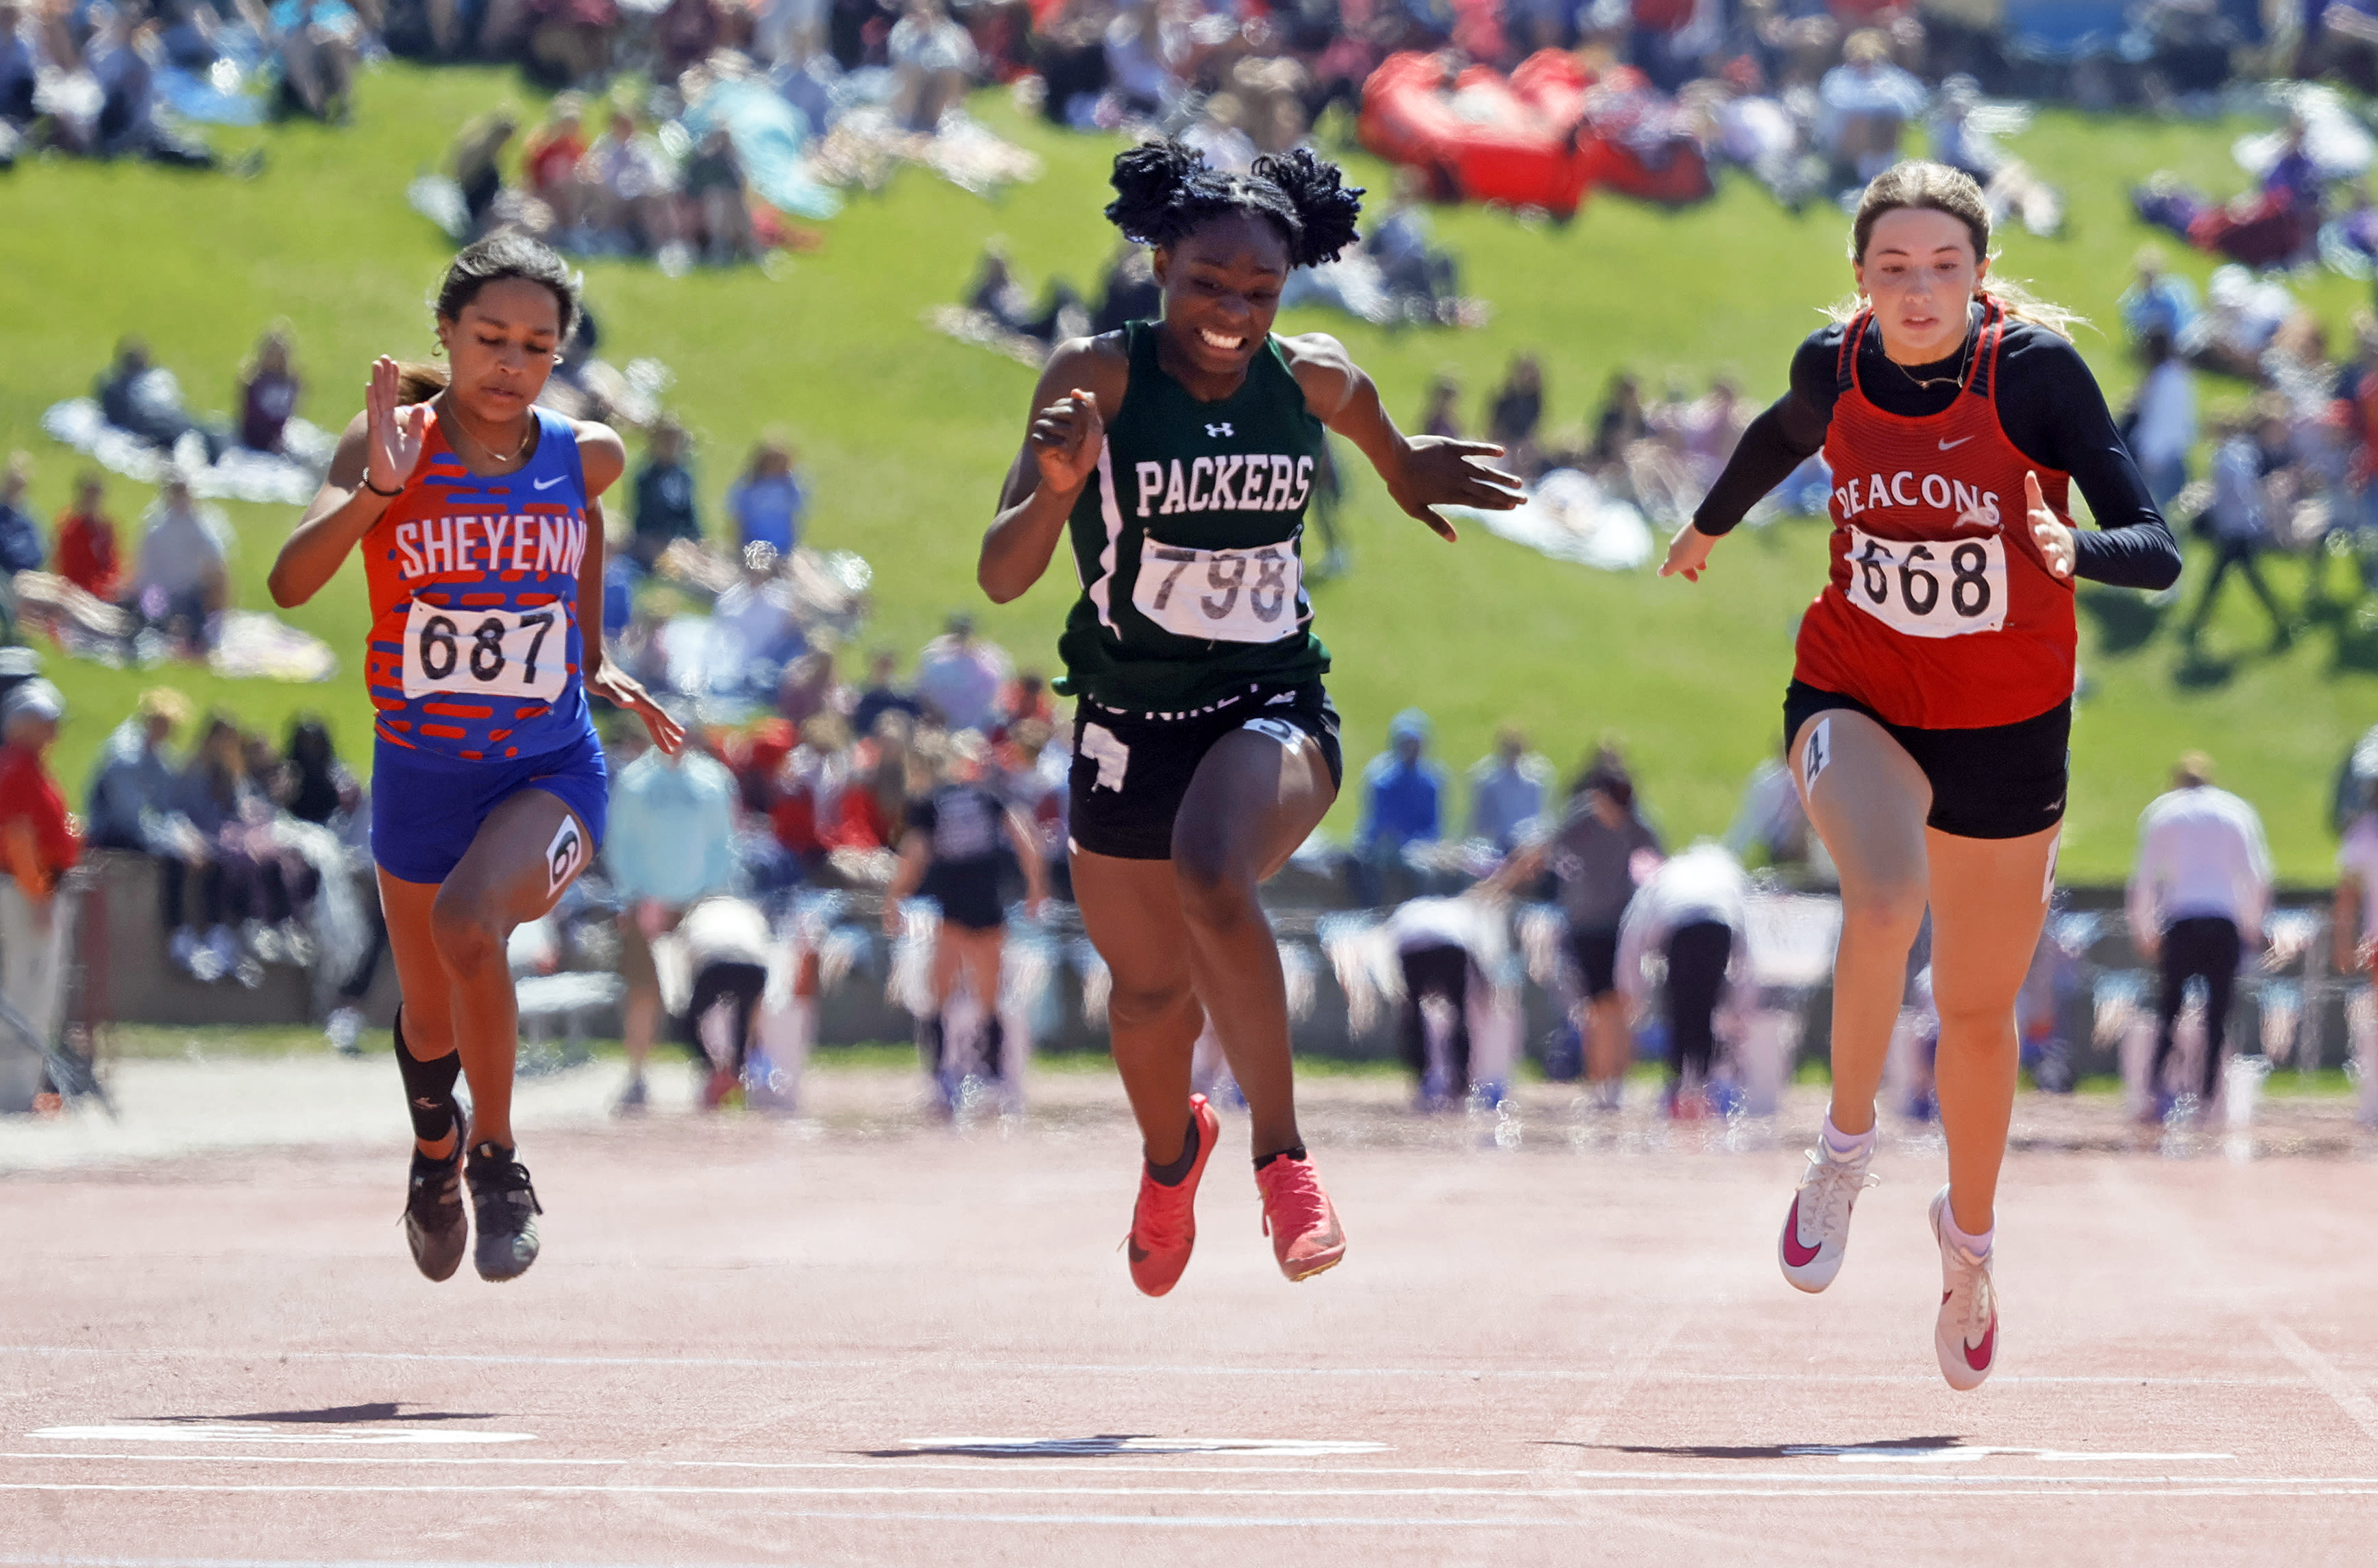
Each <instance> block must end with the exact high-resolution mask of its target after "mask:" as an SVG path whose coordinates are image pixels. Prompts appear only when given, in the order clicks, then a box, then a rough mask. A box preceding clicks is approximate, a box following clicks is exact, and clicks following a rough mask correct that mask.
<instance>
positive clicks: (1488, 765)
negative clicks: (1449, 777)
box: [1470, 724, 1553, 855]
mask: <svg viewBox="0 0 2378 1568" xmlns="http://www.w3.org/2000/svg"><path fill="white" fill-rule="evenodd" d="M1552 784H1553V765H1552V763H1550V762H1549V761H1547V760H1544V758H1543V757H1542V756H1541V755H1539V754H1538V753H1536V752H1533V751H1531V750H1529V749H1528V737H1527V736H1526V735H1525V734H1524V733H1523V732H1521V731H1520V729H1519V727H1518V726H1517V725H1516V724H1505V725H1504V726H1503V727H1502V729H1501V730H1499V731H1498V732H1496V734H1495V751H1494V754H1493V755H1492V756H1488V757H1482V758H1480V759H1479V760H1477V761H1476V762H1475V763H1474V764H1472V765H1471V769H1470V836H1471V838H1481V839H1484V840H1485V841H1486V842H1487V843H1489V844H1493V845H1494V846H1495V854H1497V855H1508V854H1510V853H1511V850H1512V847H1513V846H1514V845H1516V844H1518V843H1519V840H1520V838H1521V837H1522V836H1524V835H1525V834H1526V833H1527V832H1528V831H1529V830H1530V829H1531V827H1532V826H1533V825H1534V823H1535V821H1536V819H1537V818H1539V817H1541V816H1543V810H1544V796H1545V793H1546V792H1547V791H1549V790H1550V789H1551V788H1552Z"/></svg>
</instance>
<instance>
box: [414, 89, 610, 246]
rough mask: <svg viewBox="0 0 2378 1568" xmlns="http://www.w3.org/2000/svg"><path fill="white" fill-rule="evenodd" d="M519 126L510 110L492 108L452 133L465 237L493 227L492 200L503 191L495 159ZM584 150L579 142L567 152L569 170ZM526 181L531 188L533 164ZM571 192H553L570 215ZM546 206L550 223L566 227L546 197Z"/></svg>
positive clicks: (499, 166)
mask: <svg viewBox="0 0 2378 1568" xmlns="http://www.w3.org/2000/svg"><path fill="white" fill-rule="evenodd" d="M519 129H520V122H519V121H518V120H516V119H514V118H513V117H512V114H511V111H510V110H509V109H495V110H490V111H489V112H487V113H486V114H481V115H479V116H478V117H476V118H475V119H472V120H468V121H465V122H464V123H463V126H462V129H461V130H459V131H457V132H455V133H454V145H453V147H452V148H451V149H450V151H449V153H448V158H449V160H450V162H452V164H453V166H454V183H455V185H456V186H459V187H460V188H461V190H462V210H463V212H464V214H465V215H466V216H467V217H468V218H469V220H470V233H469V236H468V237H472V238H475V237H477V236H478V235H481V234H484V233H486V232H487V231H488V230H489V229H491V228H494V227H495V226H496V223H495V215H496V200H497V198H498V197H500V196H502V195H503V194H504V174H503V165H502V163H501V162H499V160H500V158H501V157H502V154H503V150H504V144H505V143H507V142H509V141H510V140H511V138H512V134H513V133H514V132H515V131H517V130H519ZM584 150H585V149H584V146H583V144H581V145H580V147H579V148H578V149H577V150H573V151H572V152H570V158H569V165H570V169H571V170H573V171H574V170H575V169H576V168H577V167H578V158H579V154H580V153H581V152H583V151H584ZM530 181H531V188H532V189H534V181H535V174H534V167H532V168H531V171H530ZM573 191H574V187H568V188H565V189H563V190H560V191H558V192H557V194H560V195H562V196H563V197H564V198H565V200H566V201H567V202H568V203H569V208H570V213H571V214H574V213H575V211H576V201H575V198H574V195H572V194H571V193H572V192H573ZM546 206H547V208H548V209H550V210H551V211H552V212H553V226H554V227H555V228H556V229H558V230H566V229H567V228H568V227H569V223H568V222H567V221H564V213H563V211H562V209H558V208H554V207H553V206H552V203H551V201H550V200H549V199H548V200H547V201H546Z"/></svg>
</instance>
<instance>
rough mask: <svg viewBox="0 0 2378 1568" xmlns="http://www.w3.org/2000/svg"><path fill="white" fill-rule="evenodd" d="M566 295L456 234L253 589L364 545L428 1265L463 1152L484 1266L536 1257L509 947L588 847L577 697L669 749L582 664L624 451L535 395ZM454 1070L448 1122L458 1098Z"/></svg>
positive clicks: (604, 432)
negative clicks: (401, 355)
mask: <svg viewBox="0 0 2378 1568" xmlns="http://www.w3.org/2000/svg"><path fill="white" fill-rule="evenodd" d="M577 311H578V286H577V280H576V278H575V277H574V276H573V275H572V274H571V272H570V269H569V268H568V267H567V266H566V265H565V264H564V263H563V261H562V260H561V258H560V257H558V256H556V255H555V254H554V253H553V252H552V251H550V250H548V249H546V247H545V246H544V245H539V244H537V243H536V242H535V241H534V240H531V239H527V238H524V237H522V236H521V235H517V234H498V235H494V236H491V237H489V238H487V239H485V240H482V241H480V242H479V243H477V244H476V245H471V246H470V247H468V248H467V249H465V250H463V251H462V254H461V255H459V256H457V257H455V258H454V262H453V265H452V266H451V267H450V268H449V269H447V272H446V278H445V281H444V282H443V283H442V284H441V285H440V286H439V288H438V300H437V317H438V344H439V346H440V347H441V348H442V349H443V350H444V352H445V353H446V355H447V359H448V363H449V365H450V367H451V368H450V372H449V373H447V374H445V375H442V376H441V375H439V374H438V372H436V371H435V370H431V369H427V368H426V367H419V366H400V365H397V364H396V362H395V361H393V360H390V359H381V360H379V361H378V363H376V364H375V365H373V366H372V374H371V383H370V386H369V387H368V388H367V389H366V392H365V400H364V412H363V413H360V414H358V415H356V416H355V418H354V421H353V422H352V423H351V424H349V425H348V426H347V430H346V434H345V436H344V437H342V438H341V440H340V442H339V449H338V453H337V455H336V457H334V458H333V459H332V460H331V463H330V474H329V476H328V477H327V478H326V479H325V481H324V482H323V485H322V489H321V492H320V494H318V495H317V496H316V497H314V502H313V504H312V505H311V506H309V507H307V508H306V516H305V518H304V519H303V520H302V521H300V522H299V523H298V524H297V528H296V531H295V532H294V533H292V534H291V535H290V536H289V541H288V543H287V544H285V545H282V548H281V558H280V559H279V560H278V561H276V562H275V563H274V564H273V568H272V577H271V585H272V597H273V601H274V603H276V604H281V605H282V606H284V607H285V606H288V605H292V604H304V603H305V602H306V600H308V599H310V598H312V597H313V596H314V595H315V594H316V593H317V592H319V591H320V590H321V588H322V586H323V585H324V584H325V583H327V582H329V581H330V578H331V576H332V575H333V574H334V573H336V572H337V570H338V569H339V566H340V563H342V561H344V560H345V559H346V558H347V553H348V552H349V551H351V550H353V549H354V548H355V547H356V546H358V545H361V546H362V548H363V555H364V569H365V574H366V580H367V581H368V582H369V585H370V592H371V609H372V628H371V631H370V633H369V636H368V640H367V642H366V648H365V654H364V670H365V675H364V679H365V683H366V685H367V686H368V687H369V688H370V691H371V698H372V704H373V706H374V707H375V708H377V709H378V724H376V726H375V729H374V749H373V758H372V791H371V798H372V858H373V859H374V860H375V861H376V862H378V870H379V893H380V906H381V908H382V910H383V911H384V912H385V914H386V916H387V918H388V940H389V947H390V951H391V952H393V953H394V954H395V958H396V970H397V977H398V979H399V980H400V981H401V982H402V987H403V993H404V1002H403V1006H402V1009H401V1010H400V1011H399V1012H398V1014H397V1021H396V1059H397V1066H398V1068H399V1069H400V1071H402V1074H403V1078H404V1092H405V1098H406V1099H407V1101H408V1102H409V1103H410V1106H411V1109H412V1113H413V1131H414V1139H415V1145H414V1156H413V1174H412V1181H411V1186H410V1190H409V1192H408V1195H407V1198H406V1201H405V1209H404V1226H405V1238H406V1240H407V1241H408V1242H410V1243H411V1245H412V1248H413V1261H414V1263H416V1264H417V1265H419V1267H420V1269H421V1272H422V1273H423V1274H425V1275H428V1276H429V1277H430V1278H431V1279H434V1280H442V1279H446V1278H448V1277H450V1275H452V1274H453V1273H454V1271H455V1269H456V1268H457V1267H458V1266H460V1264H461V1263H462V1250H463V1246H464V1244H465V1242H466V1241H467V1240H468V1231H467V1227H466V1226H465V1224H464V1219H463V1214H462V1193H461V1182H462V1176H463V1170H464V1159H463V1154H464V1150H465V1148H466V1147H467V1149H468V1150H469V1162H468V1177H469V1182H470V1188H471V1198H472V1203H473V1207H474V1208H475V1209H476V1211H477V1219H478V1230H479V1239H478V1245H477V1248H476V1250H475V1253H474V1263H476V1265H477V1267H478V1271H479V1275H480V1277H481V1278H483V1279H491V1280H505V1279H513V1278H517V1277H518V1276H519V1275H521V1274H522V1273H523V1272H525V1271H526V1270H527V1268H528V1266H529V1264H531V1263H534V1262H535V1261H536V1251H537V1238H536V1224H535V1219H534V1215H537V1214H538V1213H539V1212H541V1211H540V1209H539V1207H538V1204H537V1201H536V1194H535V1191H534V1190H533V1189H532V1188H531V1187H530V1185H529V1176H528V1171H527V1169H526V1167H523V1166H522V1164H521V1163H520V1161H519V1160H518V1159H517V1158H516V1157H515V1155H514V1146H513V1142H512V1129H511V1090H512V1059H513V1054H514V1052H515V1050H516V1049H517V1047H518V1045H519V1024H520V1016H519V1011H518V1009H517V1007H516V1005H515V1002H514V998H513V994H512V981H511V972H510V965H509V964H508V963H507V960H506V955H505V947H506V943H507V940H509V939H510V935H511V932H512V928H514V927H515V926H518V925H520V924H521V923H522V922H523V921H528V920H534V919H536V918H538V917H539V916H542V915H544V914H545V913H546V911H547V910H549V909H551V908H552V907H553V904H554V902H555V900H557V899H558V898H559V897H560V896H561V891H562V889H564V888H566V887H567V886H569V885H570V880H571V879H573V878H575V877H576V876H577V875H578V873H579V872H580V871H582V870H583V869H584V868H585V867H586V864H587V862H588V861H589V860H590V859H591V858H592V857H593V856H594V854H595V849H596V848H597V846H598V845H599V844H601V842H602V837H603V820H604V808H605V805H606V802H607V781H606V778H605V775H604V767H603V749H602V746H601V745H600V743H599V742H598V741H597V739H596V738H595V723H594V718H593V715H592V714H591V713H590V712H589V711H588V709H587V705H586V697H587V694H588V693H589V692H592V693H594V694H595V695H597V696H600V697H603V698H605V699H607V700H609V701H611V702H613V703H616V704H617V705H619V707H622V708H626V709H629V710H631V711H633V712H635V713H636V714H637V715H638V716H639V717H641V718H642V719H643V721H644V724H645V727H646V728H648V729H649V730H651V732H652V735H653V739H654V741H655V743H656V744H658V745H659V746H661V747H662V748H666V749H668V750H672V751H674V750H675V749H676V748H678V747H679V745H680V744H681V743H682V742H683V740H684V733H683V731H681V730H680V729H679V727H678V726H677V725H676V724H674V723H673V722H671V721H670V719H669V718H668V716H667V714H666V713H664V712H661V711H660V709H659V708H658V707H656V706H655V704H654V702H653V700H651V699H650V698H649V697H647V696H645V695H644V692H643V688H641V687H639V686H638V685H637V684H636V683H635V682H634V681H633V680H631V679H630V678H629V677H628V676H624V675H622V674H620V673H619V671H617V670H614V669H612V668H610V667H609V666H608V665H607V664H606V663H605V662H604V658H603V645H602V628H603V513H602V508H601V506H600V504H599V502H598V501H597V499H596V497H599V496H601V495H602V493H603V492H604V490H605V489H607V487H609V485H611V483H612V482H613V481H614V480H616V479H618V478H619V470H620V469H621V467H622V466H623V465H624V464H625V461H626V454H625V452H624V451H623V450H622V449H621V448H620V445H619V437H618V436H616V435H614V434H613V433H612V432H611V431H610V430H609V429H608V428H607V427H605V426H603V425H593V424H579V423H577V422H576V421H573V420H568V419H564V418H561V417H560V416H558V415H557V414H555V413H551V412H549V411H547V410H543V409H539V408H537V407H535V406H534V404H535V401H536V397H537V394H538V393H539V392H540V391H542V390H543V389H544V388H545V378H546V376H547V375H548V374H550V373H551V371H552V369H553V365H554V361H555V359H556V357H557V355H558V350H559V348H560V346H561V344H562V342H563V341H565V340H567V339H568V337H569V336H570V325H571V322H572V319H573V318H574V317H575V316H576V315H577ZM458 1073H461V1074H463V1075H466V1076H468V1078H469V1079H470V1081H471V1111H470V1117H469V1123H468V1126H469V1136H468V1137H467V1138H466V1137H465V1136H464V1125H465V1123H464V1118H463V1113H462V1107H461V1106H460V1105H459V1104H458V1103H457V1102H456V1100H455V1098H454V1080H455V1077H456V1075H457V1074H458Z"/></svg>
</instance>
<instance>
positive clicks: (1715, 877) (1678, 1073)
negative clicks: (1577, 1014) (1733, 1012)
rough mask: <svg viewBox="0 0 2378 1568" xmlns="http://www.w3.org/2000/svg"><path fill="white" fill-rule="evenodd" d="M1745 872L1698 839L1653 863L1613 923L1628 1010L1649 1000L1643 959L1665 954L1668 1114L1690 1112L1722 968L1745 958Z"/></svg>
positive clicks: (1733, 967)
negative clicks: (1669, 1053) (1669, 1043)
mask: <svg viewBox="0 0 2378 1568" xmlns="http://www.w3.org/2000/svg"><path fill="white" fill-rule="evenodd" d="M1749 898H1750V879H1749V878H1747V877H1746V876H1744V875H1743V871H1742V862H1741V861H1739V860H1736V859H1735V857H1734V856H1732V855H1731V854H1729V853H1728V852H1727V850H1726V848H1725V846H1724V845H1723V844H1709V843H1702V844H1695V845H1693V847H1692V848H1690V849H1688V850H1687V851H1685V852H1684V853H1683V854H1682V855H1679V856H1675V857H1674V858H1672V859H1668V860H1664V861H1662V862H1661V863H1660V868H1659V869H1658V870H1656V871H1654V872H1652V873H1651V880H1648V881H1646V882H1645V883H1644V884H1643V885H1642V887H1641V888H1640V889H1639V890H1637V892H1636V894H1635V897H1634V900H1633V902H1631V903H1629V904H1627V918H1626V920H1625V921H1624V922H1623V923H1622V924H1621V925H1620V927H1619V928H1618V976H1617V977H1618V990H1619V994H1620V995H1622V996H1624V997H1625V998H1626V999H1627V1002H1628V1004H1629V1011H1633V1012H1636V1013H1640V1012H1642V1011H1644V1010H1645V1009H1646V1008H1647V1006H1648V1004H1649V999H1650V998H1649V991H1650V986H1651V977H1650V975H1649V974H1648V973H1647V969H1648V965H1647V964H1646V961H1647V960H1648V959H1650V958H1651V956H1652V955H1653V954H1654V953H1657V954H1659V955H1660V956H1661V957H1663V958H1664V959H1665V960H1666V961H1667V980H1666V983H1665V985H1664V986H1663V991H1664V996H1663V1000H1664V1002H1665V1004H1666V1007H1667V1013H1668V1036H1669V1039H1670V1040H1671V1041H1672V1042H1673V1043H1674V1046H1675V1055H1674V1056H1673V1057H1671V1058H1670V1059H1669V1067H1668V1072H1669V1077H1668V1113H1669V1114H1670V1115H1671V1116H1675V1115H1678V1114H1691V1113H1692V1112H1693V1109H1694V1107H1696V1105H1697V1104H1699V1102H1698V1101H1696V1100H1695V1099H1694V1098H1693V1097H1692V1096H1693V1095H1694V1094H1695V1093H1697V1092H1698V1091H1699V1088H1700V1087H1701V1085H1703V1084H1705V1083H1708V1082H1709V1074H1710V1059H1711V1057H1713V1056H1714V1055H1715V1054H1716V1050H1717V1029H1716V1023H1715V1014H1716V1012H1717V1004H1718V999H1719V998H1720V997H1721V996H1723V994H1724V991H1725V983H1726V980H1727V977H1728V976H1729V975H1730V974H1733V973H1735V972H1737V971H1739V970H1741V969H1743V968H1744V967H1745V966H1746V965H1747V963H1748V961H1749V951H1748V950H1749V941H1748V935H1747V933H1748V929H1749V918H1750V916H1749V912H1748V903H1749Z"/></svg>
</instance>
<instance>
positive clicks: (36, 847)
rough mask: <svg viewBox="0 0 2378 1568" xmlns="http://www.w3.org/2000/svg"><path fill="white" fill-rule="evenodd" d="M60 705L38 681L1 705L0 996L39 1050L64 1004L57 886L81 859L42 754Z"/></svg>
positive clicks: (50, 1038) (52, 1036)
mask: <svg viewBox="0 0 2378 1568" xmlns="http://www.w3.org/2000/svg"><path fill="white" fill-rule="evenodd" d="M65 715H66V702H65V700H64V699H63V698H61V697H60V696H59V695H58V688H56V687H54V686H52V685H51V684H50V683H49V682H48V681H46V680H42V679H41V678H39V677H38V676H37V677H35V678H34V679H32V680H29V681H26V682H24V683H22V684H21V685H19V686H18V687H17V688H16V689H14V690H12V691H11V692H9V693H8V696H7V699H6V701H5V702H0V862H4V863H5V865H6V870H7V878H6V880H5V881H0V994H6V997H7V999H8V1000H9V1001H10V1003H12V1004H13V1005H14V1006H15V1008H16V1010H17V1011H18V1014H20V1015H21V1016H22V1017H23V1018H24V1020H25V1022H26V1023H29V1024H30V1025H31V1026H32V1029H33V1033H34V1035H36V1036H38V1037H39V1039H40V1040H41V1042H42V1045H44V1046H47V1045H50V1044H52V1043H54V1041H55V1040H56V1038H57V1034H58V1025H59V1023H61V1022H62V1019H61V1015H60V1009H59V1005H58V1004H59V1002H60V1000H61V999H63V996H64V987H63V986H62V984H61V982H62V981H63V979H64V977H65V968H66V966H65V952H64V938H65V935H66V928H65V927H64V926H63V925H62V924H61V923H60V922H59V921H58V919H57V917H56V914H55V904H54V895H55V894H56V892H57V885H58V879H59V878H60V877H61V876H63V875H65V874H66V872H67V871H69V870H71V869H73V868H74V866H75V863H76V862H77V861H78V860H79V859H81V858H82V840H81V836H80V834H79V833H78V832H77V831H76V829H75V820H74V818H73V817H72V816H70V815H69V814H68V813H67V811H66V796H63V795H61V794H59V793H58V785H57V781H56V780H55V779H53V778H52V777H51V776H50V770H49V764H48V762H47V760H45V756H44V754H45V753H46V752H47V751H48V750H49V748H50V743H51V742H53V741H54V740H55V739H57V737H58V721H59V720H60V719H61V718H63V717H65Z"/></svg>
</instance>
